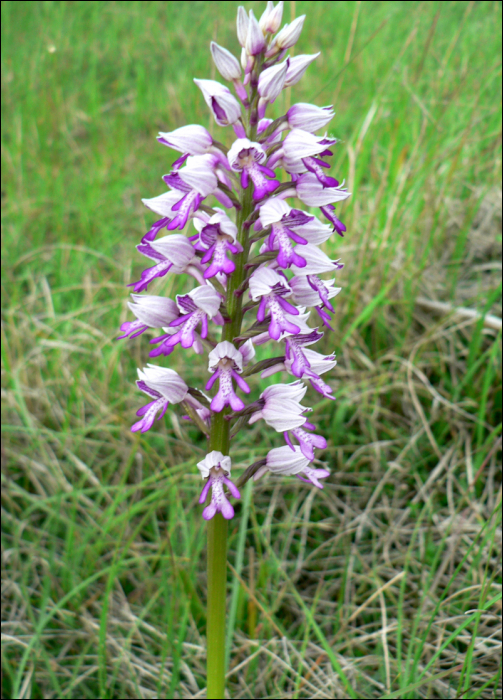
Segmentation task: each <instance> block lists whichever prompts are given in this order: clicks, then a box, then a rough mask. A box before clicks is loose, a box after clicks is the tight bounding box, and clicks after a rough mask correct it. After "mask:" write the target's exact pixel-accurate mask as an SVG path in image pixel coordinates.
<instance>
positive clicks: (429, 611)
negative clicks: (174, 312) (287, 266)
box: [2, 1, 501, 698]
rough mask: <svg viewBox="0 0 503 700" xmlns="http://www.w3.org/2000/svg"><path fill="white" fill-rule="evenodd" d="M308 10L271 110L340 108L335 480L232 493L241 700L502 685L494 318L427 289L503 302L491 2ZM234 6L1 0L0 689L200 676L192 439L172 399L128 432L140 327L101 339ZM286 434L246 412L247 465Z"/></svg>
mask: <svg viewBox="0 0 503 700" xmlns="http://www.w3.org/2000/svg"><path fill="white" fill-rule="evenodd" d="M294 5H296V8H295V11H296V13H297V15H298V14H301V13H303V12H306V13H307V20H306V25H305V29H304V31H303V34H302V36H301V39H300V41H299V44H298V46H297V47H296V49H295V50H296V52H297V53H301V52H304V53H313V52H315V51H318V50H321V51H322V55H321V56H320V58H319V59H318V61H317V63H316V67H311V69H310V70H309V72H308V75H307V77H306V78H305V79H304V80H303V81H302V82H301V83H299V84H298V85H297V86H295V87H294V88H293V89H292V91H291V95H286V96H285V97H284V98H281V99H280V100H278V103H277V104H276V105H275V106H274V110H273V114H272V116H279V115H280V114H281V113H283V110H284V108H285V106H286V104H288V101H290V102H291V103H293V102H294V101H297V102H302V101H304V102H309V101H315V102H317V103H318V104H331V103H333V104H334V106H335V109H336V112H337V114H336V118H335V120H334V122H333V127H332V130H331V133H333V134H335V135H337V136H338V137H339V138H340V139H341V143H340V144H339V146H338V150H337V155H336V159H335V160H336V163H335V165H334V174H337V175H340V176H341V177H346V179H347V181H348V184H349V188H350V190H351V191H352V192H353V196H352V197H351V198H350V199H349V201H348V203H347V204H346V205H345V208H344V211H343V217H342V218H343V220H344V222H345V223H346V225H347V228H348V233H347V234H346V237H345V238H344V239H343V240H337V241H333V242H330V243H329V247H328V248H327V252H330V253H331V254H333V256H337V257H341V258H342V260H343V261H344V262H345V268H344V270H343V271H342V272H341V273H340V277H339V280H340V285H341V286H343V291H342V293H341V294H340V295H339V296H338V297H337V312H336V315H335V332H334V333H333V334H330V337H326V338H325V339H324V341H323V342H324V343H325V346H324V348H323V349H324V350H326V351H327V352H328V351H332V350H335V351H336V353H337V355H338V360H339V364H338V366H337V367H336V368H335V370H334V371H333V372H332V374H331V378H330V381H331V383H332V385H333V386H334V389H335V393H336V394H337V401H335V402H328V401H321V402H318V403H317V404H316V408H315V414H316V421H317V422H319V424H320V426H321V428H322V432H323V434H324V435H326V437H327V439H328V447H327V449H326V450H325V451H324V452H323V453H321V454H320V459H321V461H322V462H323V463H324V464H326V465H328V467H329V468H330V469H331V471H332V476H331V477H330V478H329V479H328V483H327V484H326V487H325V489H324V491H322V492H319V491H317V490H316V492H315V491H314V490H312V489H310V488H308V487H306V486H305V485H303V484H302V483H301V482H298V483H292V480H291V479H290V480H278V479H274V478H269V480H264V481H263V482H260V483H259V484H258V485H254V487H253V490H252V491H251V492H250V491H248V490H245V497H244V499H243V500H242V501H241V503H240V504H238V505H237V509H236V510H237V513H238V516H239V517H238V518H237V519H236V520H234V521H233V523H232V527H231V530H230V542H229V546H230V559H229V561H230V571H229V579H228V580H229V601H228V610H229V611H230V615H229V620H230V627H229V631H228V638H227V640H228V653H229V674H228V691H229V697H254V698H256V697H274V698H284V697H289V698H312V697H320V698H323V697H326V698H334V697H355V698H370V697H376V698H377V697H378V698H392V697H400V698H416V697H417V698H496V697H501V656H500V650H501V643H500V637H499V634H500V614H501V593H500V584H501V559H500V557H501V515H500V506H501V486H500V483H501V331H498V330H497V329H494V328H492V327H490V326H488V325H487V323H486V322H485V321H484V318H480V319H479V320H477V319H476V318H470V317H464V316H462V315H461V316H460V315H455V314H447V315H446V314H445V313H437V312H435V311H432V310H431V309H430V308H428V307H426V306H425V305H424V303H423V302H422V301H421V300H422V299H426V300H427V301H430V302H431V301H440V302H446V303H448V304H450V305H452V306H453V307H462V308H465V309H466V308H470V309H476V310H477V311H479V312H480V313H481V314H488V313H491V314H493V315H496V316H499V317H500V318H501V283H500V277H501V235H500V226H501V174H500V169H501V99H500V98H501V87H500V81H501V59H500V43H501V42H500V34H499V30H498V31H495V27H500V23H501V4H500V3H498V2H472V1H470V2H406V3H405V2H372V3H360V2H356V3H354V2H339V3H329V2H315V3H313V2H312V3H308V2H297V3H286V8H285V13H286V19H287V21H288V18H289V16H290V12H291V10H292V9H293V8H292V6H294ZM247 6H250V7H253V9H254V10H256V12H258V13H260V12H261V11H262V6H263V3H258V2H251V3H247ZM236 7H237V3H235V2H225V3H217V4H214V3H208V2H191V3H188V2H180V3H169V4H168V3H163V2H133V1H130V2H127V3H125V2H71V3H70V2H29V3H27V2H4V3H3V4H2V110H3V115H4V128H3V132H2V158H3V161H2V208H3V246H4V256H3V268H2V269H3V275H2V290H3V292H4V294H3V321H2V341H3V342H2V387H3V388H2V392H3V393H2V399H3V421H2V422H3V447H2V499H3V518H2V524H3V529H2V556H3V592H2V630H3V641H2V643H3V655H2V657H3V658H2V670H3V673H2V697H5V698H52V697H55V698H77V697H78V698H95V697H100V698H155V697H180V698H189V697H203V696H204V692H205V691H204V688H205V665H204V664H205V636H204V635H205V607H204V606H205V561H204V559H205V557H204V552H205V525H204V522H203V521H202V518H201V517H200V507H199V506H198V505H197V495H198V490H199V488H200V478H199V476H198V474H197V473H196V469H195V467H194V464H195V461H196V459H197V458H199V456H200V455H202V454H203V453H204V449H205V445H204V443H203V441H202V440H201V439H200V437H199V436H198V434H197V432H196V431H195V430H194V429H192V428H190V427H187V426H185V425H182V423H183V421H180V420H179V418H178V417H177V414H176V413H175V412H174V411H173V412H171V413H168V415H167V417H166V419H165V420H164V421H163V422H160V423H157V424H156V427H155V429H152V430H151V431H150V432H149V433H148V434H146V435H145V436H139V435H138V434H132V433H130V431H129V427H130V425H131V424H132V422H133V419H134V411H135V410H136V409H137V408H138V406H139V403H138V402H139V400H140V399H139V396H138V395H137V392H136V391H135V388H134V379H135V370H136V367H137V366H140V367H141V366H143V364H144V363H145V361H146V359H147V343H146V341H145V339H142V338H139V339H137V340H136V341H132V342H129V343H124V342H121V343H118V342H116V341H115V340H114V337H115V335H116V330H117V328H118V326H119V324H120V323H121V322H123V321H124V320H126V318H128V317H129V316H128V314H129V312H128V310H127V307H126V300H127V290H126V289H125V286H124V285H125V284H126V283H128V282H130V281H131V280H133V279H136V277H135V275H137V274H138V271H139V270H140V269H141V261H140V260H139V256H138V255H136V254H135V251H134V245H135V244H136V243H137V242H138V240H139V238H140V236H141V235H142V234H143V233H144V232H145V231H146V230H147V228H148V226H149V224H150V223H151V221H152V216H151V215H150V214H149V213H148V212H147V211H146V210H145V209H144V207H143V206H142V204H141V201H140V199H141V197H151V196H154V195H156V194H159V193H160V192H162V191H163V189H164V187H163V185H162V183H161V180H160V177H161V175H162V174H163V173H165V172H167V171H168V169H169V166H170V163H171V161H172V160H173V158H170V156H171V155H173V154H171V153H170V152H169V151H167V150H166V149H165V148H163V147H161V146H159V145H158V144H157V142H156V140H155V136H156V133H157V131H158V130H164V131H168V130H170V129H173V128H175V127H177V126H180V125H182V124H183V123H191V122H193V123H201V124H204V125H209V117H208V114H207V110H206V108H205V105H204V102H203V100H202V97H201V95H200V94H199V91H198V90H197V89H196V88H195V86H194V85H193V83H192V78H193V77H216V76H215V71H214V68H213V67H212V66H211V63H210V58H209V56H210V55H209V51H208V44H209V41H210V39H212V38H213V39H217V40H218V42H219V43H221V44H223V45H224V46H227V47H228V48H229V49H231V50H232V51H234V52H236V51H237V42H236V39H235V35H234V17H235V11H236ZM210 128H212V129H214V133H215V134H217V133H218V137H219V138H222V133H223V132H220V131H219V129H218V127H216V126H215V125H211V126H210ZM177 285H178V282H177V281H175V280H171V279H168V280H167V281H164V282H161V283H159V285H158V287H157V291H158V292H160V293H169V294H173V293H176V291H177V290H178V286H177ZM153 293H156V290H155V289H154V290H153ZM188 358H189V356H188V355H184V354H182V352H181V351H178V352H177V353H175V354H173V356H171V357H170V360H169V364H170V366H173V367H174V368H180V369H183V372H184V376H185V377H188V379H189V380H190V381H191V383H193V384H196V385H200V384H201V383H202V380H203V378H204V376H205V374H206V371H205V367H203V364H202V363H200V362H199V361H197V362H194V363H193V362H192V356H190V358H189V361H188V362H187V359H188ZM316 396H317V395H316ZM316 396H312V397H311V398H312V399H313V401H312V403H313V404H314V403H315V400H316ZM279 444H280V441H279V438H278V437H276V436H275V435H274V434H273V433H272V431H262V429H261V428H260V427H256V426H254V427H253V429H250V430H246V431H242V432H241V433H240V434H239V435H238V437H237V438H236V440H235V441H234V444H233V448H232V453H231V454H232V456H233V464H235V465H236V473H237V474H239V470H240V469H241V468H244V467H246V466H247V465H248V464H249V463H250V462H252V461H254V460H255V459H258V458H260V457H261V456H262V455H264V454H265V452H266V451H267V450H268V449H270V447H272V446H276V445H279Z"/></svg>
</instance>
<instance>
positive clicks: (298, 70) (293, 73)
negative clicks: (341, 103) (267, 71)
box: [278, 35, 320, 87]
mask: <svg viewBox="0 0 503 700" xmlns="http://www.w3.org/2000/svg"><path fill="white" fill-rule="evenodd" d="M278 36H279V35H278ZM319 55H320V52H319V51H318V53H314V54H309V55H308V54H302V55H300V56H294V57H293V58H289V59H288V61H287V62H288V71H287V73H286V81H285V87H291V86H292V85H296V83H298V82H299V80H300V79H301V78H302V76H303V75H304V73H305V72H306V70H307V67H308V66H309V65H310V64H311V63H312V62H313V61H314V60H315V59H317V58H318V56H319Z"/></svg>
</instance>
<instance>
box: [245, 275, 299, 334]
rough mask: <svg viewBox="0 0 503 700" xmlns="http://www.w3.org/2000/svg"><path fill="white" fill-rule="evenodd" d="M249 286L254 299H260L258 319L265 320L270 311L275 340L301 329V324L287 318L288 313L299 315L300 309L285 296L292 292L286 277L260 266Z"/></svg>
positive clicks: (271, 329)
mask: <svg viewBox="0 0 503 700" xmlns="http://www.w3.org/2000/svg"><path fill="white" fill-rule="evenodd" d="M249 286H250V297H251V298H252V300H253V301H258V300H259V299H260V304H259V307H258V310H257V321H259V322H262V321H264V319H265V317H266V311H268V312H269V335H270V337H271V338H272V339H273V340H279V338H280V336H281V334H282V333H283V332H286V333H298V332H299V331H300V328H299V326H297V325H295V324H294V323H292V322H291V321H289V320H288V318H287V314H292V315H293V316H298V315H299V310H298V309H297V308H296V307H295V306H293V304H290V303H289V302H288V301H286V299H285V298H284V297H285V296H290V295H291V293H292V290H291V289H290V285H289V284H288V282H287V280H286V278H285V277H283V276H281V275H279V274H278V273H277V272H275V271H274V270H272V269H271V268H269V267H260V268H258V270H255V272H254V273H253V274H252V276H251V277H250V284H249Z"/></svg>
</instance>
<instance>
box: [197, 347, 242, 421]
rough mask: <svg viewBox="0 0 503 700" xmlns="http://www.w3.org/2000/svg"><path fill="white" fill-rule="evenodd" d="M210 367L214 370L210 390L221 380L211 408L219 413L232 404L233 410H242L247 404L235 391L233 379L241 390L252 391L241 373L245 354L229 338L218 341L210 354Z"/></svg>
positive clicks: (209, 385)
mask: <svg viewBox="0 0 503 700" xmlns="http://www.w3.org/2000/svg"><path fill="white" fill-rule="evenodd" d="M208 360H209V364H208V369H209V371H210V372H213V376H212V377H211V379H209V380H208V382H207V384H206V387H205V388H206V390H207V391H209V390H210V389H211V388H212V387H213V385H214V384H215V382H216V380H217V379H219V380H220V384H219V389H218V391H217V393H216V395H215V396H214V397H213V399H212V401H211V406H210V408H211V410H212V411H215V412H216V413H219V412H220V411H222V410H223V409H224V408H225V407H226V406H230V407H231V408H232V410H233V411H241V410H242V409H243V408H244V407H245V404H244V402H243V400H242V399H240V398H239V396H238V395H237V394H236V392H235V391H234V386H233V384H232V381H233V380H234V381H235V382H236V384H237V385H238V387H239V388H240V389H241V391H244V392H245V394H249V393H250V387H249V386H248V384H247V383H246V382H245V380H244V379H243V378H242V377H240V376H239V375H240V374H241V372H242V371H243V355H242V354H241V353H240V351H239V350H238V349H237V348H235V347H234V345H233V344H232V343H230V342H229V341H228V340H224V341H222V342H221V343H218V345H217V346H216V348H214V349H213V350H212V351H211V352H210V354H209V355H208Z"/></svg>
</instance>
